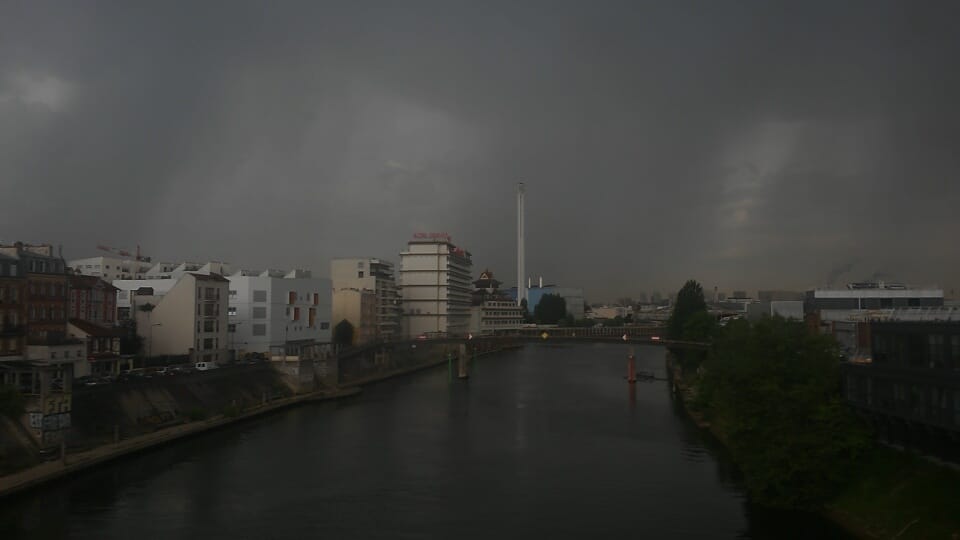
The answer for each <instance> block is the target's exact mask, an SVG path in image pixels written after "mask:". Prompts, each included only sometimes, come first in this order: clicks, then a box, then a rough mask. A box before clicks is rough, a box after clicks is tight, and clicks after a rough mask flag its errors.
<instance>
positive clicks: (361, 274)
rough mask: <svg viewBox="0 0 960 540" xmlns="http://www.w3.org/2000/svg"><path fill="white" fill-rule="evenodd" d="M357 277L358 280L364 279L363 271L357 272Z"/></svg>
mask: <svg viewBox="0 0 960 540" xmlns="http://www.w3.org/2000/svg"><path fill="white" fill-rule="evenodd" d="M357 277H358V278H362V277H363V270H361V271H359V272H357Z"/></svg>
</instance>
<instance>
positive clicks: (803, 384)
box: [698, 317, 870, 508]
mask: <svg viewBox="0 0 960 540" xmlns="http://www.w3.org/2000/svg"><path fill="white" fill-rule="evenodd" d="M703 367H704V370H703V377H702V380H701V381H700V384H699V385H698V401H699V402H700V403H701V404H702V405H705V408H706V410H707V414H708V417H709V418H710V421H711V423H712V424H713V425H714V427H715V429H717V430H718V431H719V432H720V433H721V434H722V436H723V438H724V440H725V442H726V443H727V446H728V448H729V449H730V451H731V454H732V456H733V458H734V460H735V461H736V462H737V465H738V466H739V468H740V470H741V472H742V473H743V476H744V482H745V484H746V487H747V489H748V491H749V492H750V495H751V498H752V499H753V500H755V501H756V502H758V503H761V504H764V505H768V506H778V507H789V508H810V507H816V506H817V505H819V504H820V503H822V502H823V501H825V500H827V499H828V498H830V497H831V496H832V495H833V494H835V493H836V490H837V489H839V488H840V487H842V486H843V485H844V482H845V480H846V479H847V475H848V474H849V471H850V470H851V469H852V468H853V465H854V464H855V463H856V462H857V460H858V456H859V455H860V454H861V453H862V452H864V451H865V450H866V449H867V448H869V444H870V438H869V436H868V434H867V432H866V430H865V429H864V428H863V427H862V426H861V424H860V423H859V422H858V421H857V419H856V418H855V417H854V416H853V413H851V412H850V410H849V409H848V408H847V407H846V406H845V404H844V402H843V399H842V396H841V395H840V367H839V363H838V362H837V344H836V342H835V341H834V340H833V339H832V338H831V337H829V336H824V335H820V334H814V333H810V332H808V331H807V329H806V327H805V325H804V324H803V323H800V322H793V321H787V320H785V319H783V318H781V317H772V318H764V319H763V320H761V321H759V322H757V323H755V324H752V325H751V324H750V323H748V322H747V321H734V322H732V323H731V324H729V325H728V326H727V327H726V328H724V329H723V331H722V332H720V333H719V334H718V336H717V340H716V341H715V347H714V348H713V350H712V351H711V353H710V355H709V357H708V358H707V360H706V361H705V362H704V363H703Z"/></svg>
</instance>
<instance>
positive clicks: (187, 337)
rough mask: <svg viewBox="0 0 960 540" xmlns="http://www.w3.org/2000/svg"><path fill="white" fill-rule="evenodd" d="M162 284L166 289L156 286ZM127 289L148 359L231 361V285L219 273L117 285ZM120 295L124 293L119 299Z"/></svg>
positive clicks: (131, 308)
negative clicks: (154, 283) (228, 309)
mask: <svg viewBox="0 0 960 540" xmlns="http://www.w3.org/2000/svg"><path fill="white" fill-rule="evenodd" d="M152 281H156V282H160V283H159V284H160V285H161V286H160V287H157V288H154V287H152V286H151V285H150V283H151V282H152ZM114 283H115V285H116V286H117V287H118V288H119V289H120V292H121V293H123V291H127V293H128V294H127V298H128V302H129V305H130V313H131V314H132V316H133V317H134V318H135V320H136V322H137V334H138V335H139V336H140V337H142V338H143V340H144V349H145V353H146V355H147V356H148V357H154V356H180V357H189V359H190V361H191V362H200V361H203V362H214V363H217V362H226V361H227V359H228V354H227V299H228V296H229V281H227V279H226V278H224V277H223V276H221V275H219V274H198V273H190V272H188V273H186V274H184V275H183V276H182V277H181V278H180V279H177V280H172V279H170V280H131V281H116V282H114ZM119 297H120V294H118V298H119Z"/></svg>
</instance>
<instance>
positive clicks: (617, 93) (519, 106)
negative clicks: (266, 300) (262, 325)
mask: <svg viewBox="0 0 960 540" xmlns="http://www.w3.org/2000/svg"><path fill="white" fill-rule="evenodd" d="M957 15H960V5H958V4H956V3H946V2H945V3H935V2H922V3H918V2H910V3H905V2H843V3H839V4H838V3H836V2H819V1H813V2H803V3H797V4H795V5H790V6H789V8H786V7H784V6H783V5H777V4H771V3H767V2H740V3H732V4H731V3H696V4H695V3H683V2H664V3H656V4H648V3H640V2H604V3H600V4H591V3H586V2H580V3H558V2H546V3H539V2H524V3H511V2H502V3H497V2H485V3H478V4H472V5H468V4H459V3H453V2H439V1H425V2H422V3H414V4H398V3H393V2H373V3H372V4H362V5H361V4H359V3H355V2H348V3H340V4H337V3H327V2H323V3H320V2H284V3H282V4H277V5H269V6H264V5H246V4H243V5H241V4H237V3H233V2H229V3H217V2H205V3H203V4H201V5H193V4H190V9H184V6H183V5H181V4H178V3H176V2H173V3H153V4H138V5H127V4H114V5H112V6H110V5H103V6H100V7H97V8H96V9H95V8H94V7H92V6H90V5H89V4H84V3H58V4H47V3H37V2H19V3H8V4H5V5H4V6H3V7H0V193H2V195H3V200H4V201H5V202H6V203H7V204H6V205H5V206H4V211H3V212H0V239H2V240H3V241H6V242H12V241H16V240H23V241H31V242H50V243H53V244H55V245H57V244H62V245H63V246H64V255H65V257H68V258H81V257H90V256H94V255H97V254H98V253H97V251H96V246H97V245H98V244H106V245H111V246H120V247H126V248H128V249H133V248H135V246H136V245H138V244H139V245H140V246H142V248H143V250H144V251H145V252H146V253H148V254H151V255H154V256H155V257H158V258H166V257H171V258H175V259H181V260H183V259H186V260H209V259H215V260H225V261H230V262H232V263H234V264H236V265H238V266H243V267H253V268H268V267H282V268H293V267H303V268H309V269H313V270H315V271H317V272H319V273H321V274H325V273H326V272H325V270H326V269H327V268H328V265H329V261H330V260H331V259H333V258H335V257H343V256H361V257H364V256H374V257H383V258H386V259H387V260H392V261H394V262H397V261H398V259H399V257H398V255H397V254H398V253H399V251H400V250H401V249H402V248H403V246H404V245H405V244H406V242H407V240H408V239H409V235H410V234H412V233H414V232H416V231H446V232H449V233H450V234H451V235H453V238H454V242H456V243H457V244H458V245H463V246H466V247H467V248H468V249H470V250H471V251H472V252H473V253H474V254H475V257H476V259H475V261H476V264H477V267H479V268H482V267H490V268H491V269H494V270H495V271H497V272H498V274H499V275H502V276H504V277H505V278H506V277H507V276H508V275H509V274H511V273H512V272H513V271H514V270H513V269H515V268H516V266H517V261H516V245H515V241H516V235H515V226H516V214H515V212H516V203H515V189H516V187H515V186H516V183H517V182H520V181H522V182H524V183H525V185H526V190H527V195H526V202H525V204H526V269H527V274H528V275H531V276H539V275H543V276H544V277H545V278H546V279H548V280H549V281H550V282H552V283H557V284H561V285H563V286H570V287H578V288H582V289H583V290H584V293H585V295H586V296H587V298H588V300H590V301H592V300H593V299H594V298H597V299H613V298H616V297H619V296H628V295H634V296H636V295H638V294H639V293H640V292H641V291H650V290H657V291H660V292H661V293H663V294H667V293H670V292H675V291H676V290H677V289H679V288H680V287H681V286H682V285H683V283H684V281H685V280H687V279H691V278H692V279H697V280H699V281H700V282H701V283H703V285H704V287H705V288H707V289H710V290H712V288H713V286H714V285H718V286H720V288H721V289H722V290H727V291H730V290H732V289H747V290H757V289H765V288H783V289H792V290H802V289H804V288H808V287H812V286H822V285H825V284H826V283H827V282H828V280H829V279H830V277H831V275H833V274H835V273H836V272H837V271H838V270H843V269H845V268H847V267H850V271H849V272H848V273H847V275H849V276H850V277H849V279H858V280H859V279H863V278H866V277H870V276H873V275H875V274H879V275H885V276H890V277H891V279H896V280H898V281H904V282H907V283H914V284H918V285H940V286H942V287H943V288H944V290H945V291H947V292H948V293H949V291H951V290H955V289H960V277H958V273H957V268H958V267H960V251H958V250H956V249H954V248H953V246H955V236H956V232H957V231H960V212H957V211H956V201H958V200H960V182H958V181H956V177H957V175H958V172H960V152H958V151H957V150H958V148H960V140H958V138H957V135H956V126H957V125H960V102H958V100H957V99H956V97H955V96H957V95H960V70H957V69H956V66H955V64H956V58H958V57H960V40H957V39H956V29H955V24H954V21H956V20H957ZM173 36H175V37H176V39H173V38H172V37H173ZM155 260H156V259H155ZM513 279H515V278H509V279H507V281H506V284H507V285H514V283H511V282H512V281H513Z"/></svg>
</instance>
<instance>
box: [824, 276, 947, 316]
mask: <svg viewBox="0 0 960 540" xmlns="http://www.w3.org/2000/svg"><path fill="white" fill-rule="evenodd" d="M943 303H944V300H943V289H939V288H912V287H907V286H904V285H900V284H893V283H884V282H882V281H881V282H875V283H874V282H865V283H850V284H849V285H847V288H845V289H814V290H811V291H807V294H806V310H807V311H808V312H810V311H821V310H860V309H895V308H911V307H940V306H943Z"/></svg>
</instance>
